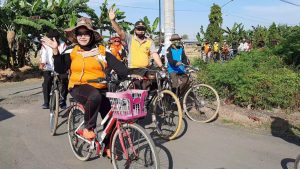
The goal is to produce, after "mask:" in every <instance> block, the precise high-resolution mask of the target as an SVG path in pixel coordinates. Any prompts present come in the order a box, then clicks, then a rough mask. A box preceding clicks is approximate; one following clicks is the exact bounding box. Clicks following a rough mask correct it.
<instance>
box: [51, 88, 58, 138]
mask: <svg viewBox="0 0 300 169" xmlns="http://www.w3.org/2000/svg"><path fill="white" fill-rule="evenodd" d="M49 109H50V133H51V135H52V136H54V135H55V131H56V128H57V124H58V114H59V92H58V90H54V91H53V92H52V95H51V97H50V103H49Z"/></svg>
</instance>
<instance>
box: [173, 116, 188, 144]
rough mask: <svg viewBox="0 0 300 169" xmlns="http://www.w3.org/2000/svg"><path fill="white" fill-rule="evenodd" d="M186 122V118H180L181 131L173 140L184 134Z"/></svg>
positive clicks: (186, 126)
mask: <svg viewBox="0 0 300 169" xmlns="http://www.w3.org/2000/svg"><path fill="white" fill-rule="evenodd" d="M188 126H189V125H188V122H187V120H186V118H182V125H181V129H180V130H181V132H180V133H179V135H178V136H177V137H176V138H175V140H178V139H180V138H181V137H182V136H184V135H185V133H186V132H187V129H188Z"/></svg>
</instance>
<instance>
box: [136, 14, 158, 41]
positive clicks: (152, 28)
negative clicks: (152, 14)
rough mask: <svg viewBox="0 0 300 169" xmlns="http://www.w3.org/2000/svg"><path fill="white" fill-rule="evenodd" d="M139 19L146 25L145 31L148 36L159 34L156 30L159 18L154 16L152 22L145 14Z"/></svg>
mask: <svg viewBox="0 0 300 169" xmlns="http://www.w3.org/2000/svg"><path fill="white" fill-rule="evenodd" d="M140 20H141V21H143V22H145V24H146V27H147V33H148V34H149V36H150V38H153V37H154V36H157V35H159V31H157V27H158V23H159V18H158V17H156V18H155V20H154V21H153V23H152V24H151V23H150V20H149V19H148V17H147V16H145V17H144V18H143V19H140Z"/></svg>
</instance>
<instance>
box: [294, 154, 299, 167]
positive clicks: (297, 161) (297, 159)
mask: <svg viewBox="0 0 300 169" xmlns="http://www.w3.org/2000/svg"><path fill="white" fill-rule="evenodd" d="M294 169H300V154H299V155H298V156H297V158H296V159H295V164H294Z"/></svg>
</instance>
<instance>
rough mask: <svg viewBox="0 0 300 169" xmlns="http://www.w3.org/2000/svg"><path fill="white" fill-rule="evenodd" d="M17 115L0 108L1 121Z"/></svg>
mask: <svg viewBox="0 0 300 169" xmlns="http://www.w3.org/2000/svg"><path fill="white" fill-rule="evenodd" d="M14 116H15V115H14V114H12V113H10V112H9V111H7V110H5V109H4V108H2V107H0V121H3V120H6V119H9V118H11V117H14Z"/></svg>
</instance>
